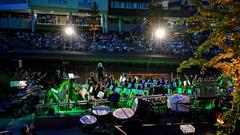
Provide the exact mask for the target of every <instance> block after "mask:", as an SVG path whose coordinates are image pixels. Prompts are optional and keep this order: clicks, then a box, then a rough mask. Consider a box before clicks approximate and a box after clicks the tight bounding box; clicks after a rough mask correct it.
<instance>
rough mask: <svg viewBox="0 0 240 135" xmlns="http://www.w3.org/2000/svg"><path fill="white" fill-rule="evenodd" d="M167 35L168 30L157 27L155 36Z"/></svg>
mask: <svg viewBox="0 0 240 135" xmlns="http://www.w3.org/2000/svg"><path fill="white" fill-rule="evenodd" d="M165 35H166V32H165V30H164V29H162V28H159V29H157V30H156V32H155V36H156V37H157V38H163V37H164V36H165Z"/></svg>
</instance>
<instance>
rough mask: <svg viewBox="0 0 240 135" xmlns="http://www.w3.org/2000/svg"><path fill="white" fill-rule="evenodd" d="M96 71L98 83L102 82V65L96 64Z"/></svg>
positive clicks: (103, 70)
mask: <svg viewBox="0 0 240 135" xmlns="http://www.w3.org/2000/svg"><path fill="white" fill-rule="evenodd" d="M96 71H97V77H98V81H99V82H100V81H102V80H104V72H105V69H104V67H103V65H102V63H98V66H97V69H96Z"/></svg>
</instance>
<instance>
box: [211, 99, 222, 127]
mask: <svg viewBox="0 0 240 135" xmlns="http://www.w3.org/2000/svg"><path fill="white" fill-rule="evenodd" d="M213 105H214V107H213V108H212V109H210V111H209V113H208V123H209V124H212V125H214V124H215V123H216V122H217V118H218V117H219V116H220V115H221V112H222V109H221V108H220V107H219V101H218V100H217V99H214V100H213Z"/></svg>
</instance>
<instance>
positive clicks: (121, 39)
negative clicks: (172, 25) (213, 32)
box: [15, 32, 197, 56]
mask: <svg viewBox="0 0 240 135" xmlns="http://www.w3.org/2000/svg"><path fill="white" fill-rule="evenodd" d="M15 36H16V37H17V38H18V39H20V40H23V41H26V42H27V43H29V44H30V46H29V49H32V50H35V49H43V50H71V51H89V52H99V53H133V52H134V53H141V54H144V53H145V54H153V53H156V54H163V55H176V56H189V55H191V54H192V53H193V51H194V50H196V48H197V47H196V46H193V45H192V42H191V39H190V40H188V39H185V38H184V37H183V36H174V37H172V38H170V39H169V40H163V41H162V42H160V43H159V42H158V41H156V40H149V39H147V38H146V36H144V35H143V34H141V33H131V34H130V33H108V34H104V33H96V34H95V42H93V39H94V37H93V33H91V32H82V33H79V34H75V35H74V36H72V37H69V36H67V35H66V34H64V33H50V32H43V33H29V32H17V33H16V34H15Z"/></svg>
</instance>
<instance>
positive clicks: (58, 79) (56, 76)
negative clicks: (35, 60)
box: [54, 70, 62, 87]
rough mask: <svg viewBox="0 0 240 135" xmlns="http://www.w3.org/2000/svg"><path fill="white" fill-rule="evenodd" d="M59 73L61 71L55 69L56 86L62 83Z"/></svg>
mask: <svg viewBox="0 0 240 135" xmlns="http://www.w3.org/2000/svg"><path fill="white" fill-rule="evenodd" d="M60 73H61V72H60V70H56V74H55V76H54V84H55V86H57V87H59V85H60V84H61V83H62V79H61V76H60Z"/></svg>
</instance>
